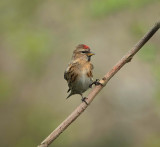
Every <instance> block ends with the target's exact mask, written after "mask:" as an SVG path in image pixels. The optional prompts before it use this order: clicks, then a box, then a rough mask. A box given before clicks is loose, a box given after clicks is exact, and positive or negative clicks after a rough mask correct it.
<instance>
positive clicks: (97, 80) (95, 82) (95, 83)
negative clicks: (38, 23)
mask: <svg viewBox="0 0 160 147" xmlns="http://www.w3.org/2000/svg"><path fill="white" fill-rule="evenodd" d="M99 81H100V80H99V79H96V80H95V81H94V82H93V83H92V84H90V85H89V88H92V85H101V86H103V84H102V83H100V82H99Z"/></svg>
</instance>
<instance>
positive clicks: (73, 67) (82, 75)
mask: <svg viewBox="0 0 160 147" xmlns="http://www.w3.org/2000/svg"><path fill="white" fill-rule="evenodd" d="M92 55H94V53H93V52H91V51H90V48H89V47H88V46H87V45H84V44H79V45H78V46H77V47H76V49H75V50H74V51H73V55H72V59H71V62H70V63H69V64H68V67H67V68H66V70H65V72H64V79H65V80H66V81H67V83H68V87H69V89H68V92H69V91H71V92H70V94H69V95H68V97H67V98H69V97H70V96H72V95H74V94H80V95H81V96H82V101H85V97H83V95H82V94H83V93H84V92H85V91H86V90H88V89H89V88H90V87H91V85H92V84H93V83H94V82H93V75H92V70H93V65H92V64H91V56H92ZM94 84H95V83H94ZM85 102H86V101H85Z"/></svg>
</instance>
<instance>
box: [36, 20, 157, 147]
mask: <svg viewBox="0 0 160 147" xmlns="http://www.w3.org/2000/svg"><path fill="white" fill-rule="evenodd" d="M159 28H160V22H157V23H156V24H155V25H154V26H153V27H152V28H151V29H150V30H149V31H148V33H146V34H145V35H144V37H143V38H142V39H140V41H139V42H138V43H137V44H136V45H135V46H134V47H133V48H132V49H131V50H130V51H129V52H128V53H127V54H125V55H124V56H123V57H122V59H121V60H119V62H118V63H117V64H116V65H115V66H113V68H112V69H111V70H110V71H109V72H108V73H107V74H106V75H104V77H103V78H102V79H101V80H100V83H101V84H102V85H103V86H102V85H97V86H95V87H94V88H93V90H92V91H91V92H90V93H89V95H88V97H87V98H88V99H86V102H87V103H88V105H87V104H86V103H84V102H83V103H81V104H80V105H79V106H78V107H77V108H76V109H75V110H74V111H73V112H72V113H71V114H70V115H69V116H68V117H67V118H66V119H65V120H64V121H63V122H62V123H61V124H60V125H59V126H58V127H57V128H56V129H55V130H54V131H53V132H52V133H51V134H50V135H49V136H48V137H47V138H46V139H45V140H44V141H43V142H42V143H41V144H40V145H39V146H38V147H48V146H49V145H50V144H51V143H52V142H53V141H54V140H55V139H56V138H57V137H58V136H59V135H60V134H61V133H62V132H63V131H64V130H65V129H66V128H67V127H68V126H69V125H70V124H71V123H72V122H73V121H74V120H75V119H76V118H77V117H78V116H80V114H81V113H82V112H83V111H84V110H85V109H86V108H87V107H88V106H89V104H90V103H91V102H92V101H93V99H94V98H95V96H96V95H97V94H98V93H99V92H100V91H101V90H102V88H103V87H104V86H105V85H106V84H107V83H108V81H109V80H110V79H111V78H112V77H113V76H114V75H115V74H116V73H117V72H118V71H119V70H120V69H121V68H122V67H123V66H124V65H125V64H126V63H128V62H130V61H131V60H132V58H133V56H134V55H135V54H136V53H137V52H138V51H139V50H140V49H141V48H142V47H143V45H144V44H145V43H146V42H147V41H148V40H149V39H150V38H151V37H152V36H153V35H154V34H155V33H156V32H157V30H158V29H159Z"/></svg>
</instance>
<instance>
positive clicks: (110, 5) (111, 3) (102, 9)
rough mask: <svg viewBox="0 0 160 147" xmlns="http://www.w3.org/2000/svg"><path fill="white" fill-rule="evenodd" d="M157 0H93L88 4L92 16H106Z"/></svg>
mask: <svg viewBox="0 0 160 147" xmlns="http://www.w3.org/2000/svg"><path fill="white" fill-rule="evenodd" d="M155 1H158V0H153V1H150V0H134V1H130V0H101V1H99V0H93V2H92V3H91V5H90V10H91V14H92V15H93V16H94V17H101V16H106V15H109V14H111V13H115V12H117V11H120V10H122V11H123V10H124V9H131V8H135V9H136V8H138V7H144V5H146V4H149V3H152V2H155Z"/></svg>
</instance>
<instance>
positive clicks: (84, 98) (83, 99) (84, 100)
mask: <svg viewBox="0 0 160 147" xmlns="http://www.w3.org/2000/svg"><path fill="white" fill-rule="evenodd" d="M80 95H81V97H82V99H81V100H82V102H85V103H86V105H88V103H87V102H86V99H88V98H87V97H83V95H82V94H80Z"/></svg>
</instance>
